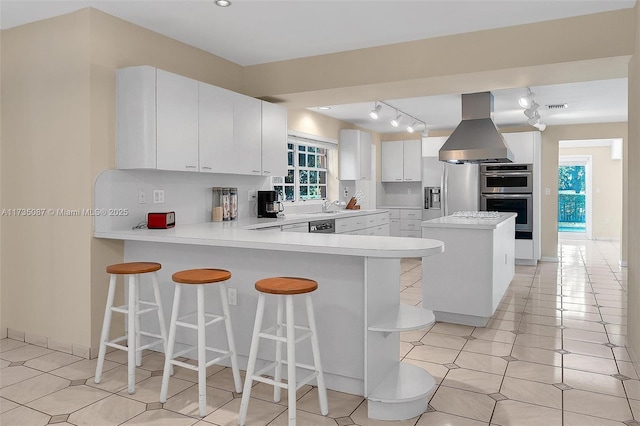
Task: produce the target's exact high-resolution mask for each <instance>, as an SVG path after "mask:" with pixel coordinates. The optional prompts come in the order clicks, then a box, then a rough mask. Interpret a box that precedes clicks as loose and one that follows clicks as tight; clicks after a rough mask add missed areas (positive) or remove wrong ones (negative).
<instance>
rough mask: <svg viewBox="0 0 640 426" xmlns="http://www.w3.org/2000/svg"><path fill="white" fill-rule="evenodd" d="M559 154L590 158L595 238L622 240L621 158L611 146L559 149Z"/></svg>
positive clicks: (592, 219)
mask: <svg viewBox="0 0 640 426" xmlns="http://www.w3.org/2000/svg"><path fill="white" fill-rule="evenodd" d="M558 154H559V156H560V158H562V156H590V157H591V166H592V182H591V184H592V186H591V188H592V190H591V196H592V218H591V221H592V234H591V235H592V238H594V239H598V240H619V239H620V235H621V232H622V160H612V159H611V147H610V146H602V147H589V148H560V150H559V153H558ZM556 188H557V185H556Z"/></svg>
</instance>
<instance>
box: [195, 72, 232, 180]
mask: <svg viewBox="0 0 640 426" xmlns="http://www.w3.org/2000/svg"><path fill="white" fill-rule="evenodd" d="M199 89H200V100H199V105H200V108H199V111H198V114H199V118H198V122H199V126H198V128H199V133H200V135H199V138H200V143H199V146H200V171H201V172H208V173H213V172H217V173H227V172H228V171H223V170H227V168H228V167H229V163H230V162H231V161H232V160H233V149H234V145H233V95H234V93H233V92H231V91H230V90H226V89H222V88H220V87H216V86H212V85H210V84H206V83H202V82H200V83H199Z"/></svg>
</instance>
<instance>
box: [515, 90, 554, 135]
mask: <svg viewBox="0 0 640 426" xmlns="http://www.w3.org/2000/svg"><path fill="white" fill-rule="evenodd" d="M534 96H535V93H533V92H532V91H531V89H530V88H528V87H527V95H526V96H523V97H521V98H520V99H518V104H519V105H520V106H521V107H522V108H526V109H525V110H524V111H523V113H524V115H525V117H527V123H528V124H529V125H530V126H533V127H535V128H537V129H538V130H540V131H543V130H544V129H546V128H547V125H546V124H542V123H540V113H539V112H538V108H540V105H538V103H537V102H536V100H535V99H534Z"/></svg>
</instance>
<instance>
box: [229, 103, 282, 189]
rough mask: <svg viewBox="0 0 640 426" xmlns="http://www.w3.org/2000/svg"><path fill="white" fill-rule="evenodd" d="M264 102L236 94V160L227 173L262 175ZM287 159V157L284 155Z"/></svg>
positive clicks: (234, 120) (234, 132)
mask: <svg viewBox="0 0 640 426" xmlns="http://www.w3.org/2000/svg"><path fill="white" fill-rule="evenodd" d="M261 117H262V101H260V99H255V98H251V97H249V96H245V95H241V94H239V93H234V97H233V145H234V146H233V150H234V158H235V160H234V161H233V163H232V164H230V165H229V169H230V170H229V171H228V172H226V173H234V174H242V175H257V176H260V174H261V173H262V124H261ZM283 158H286V155H283Z"/></svg>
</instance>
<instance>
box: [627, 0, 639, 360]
mask: <svg viewBox="0 0 640 426" xmlns="http://www.w3.org/2000/svg"><path fill="white" fill-rule="evenodd" d="M635 21H636V33H635V51H634V55H633V60H632V61H631V63H630V64H629V143H628V145H627V147H626V148H627V152H626V153H627V158H628V165H629V167H628V168H627V173H628V177H629V179H628V186H627V188H625V189H626V190H627V191H626V195H627V197H628V214H629V219H630V220H628V241H629V244H628V247H629V248H628V263H629V270H628V280H629V287H628V294H627V298H628V299H627V303H628V309H627V315H628V317H627V324H628V329H627V330H628V331H627V342H628V348H629V349H630V350H631V352H632V353H633V354H632V355H633V357H634V360H635V361H636V362H640V276H639V273H640V223H639V222H638V220H637V219H636V218H637V217H638V211H640V191H638V187H640V167H638V164H640V6H638V5H637V4H636V7H635ZM634 219H636V220H634ZM637 366H638V364H636V368H637Z"/></svg>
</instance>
